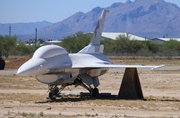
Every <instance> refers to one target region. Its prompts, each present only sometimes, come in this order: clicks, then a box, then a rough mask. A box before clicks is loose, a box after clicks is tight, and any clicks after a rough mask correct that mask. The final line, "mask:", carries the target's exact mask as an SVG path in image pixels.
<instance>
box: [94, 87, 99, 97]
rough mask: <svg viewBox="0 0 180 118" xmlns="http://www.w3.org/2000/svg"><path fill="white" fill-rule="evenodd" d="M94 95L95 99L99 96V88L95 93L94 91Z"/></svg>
mask: <svg viewBox="0 0 180 118" xmlns="http://www.w3.org/2000/svg"><path fill="white" fill-rule="evenodd" d="M92 95H93V96H94V97H97V96H99V89H98V88H94V89H93V91H92Z"/></svg>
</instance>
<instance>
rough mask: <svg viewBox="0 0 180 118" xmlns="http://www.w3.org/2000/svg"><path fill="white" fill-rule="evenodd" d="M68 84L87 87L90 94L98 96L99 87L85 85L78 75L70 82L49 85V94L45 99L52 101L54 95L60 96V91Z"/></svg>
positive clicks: (54, 97)
mask: <svg viewBox="0 0 180 118" xmlns="http://www.w3.org/2000/svg"><path fill="white" fill-rule="evenodd" d="M70 85H75V86H76V87H77V86H82V87H83V88H85V89H87V90H88V91H89V93H90V94H91V96H93V97H97V96H99V89H98V88H92V87H91V86H90V85H86V84H85V83H84V82H83V81H82V79H81V78H80V77H77V78H76V80H75V81H74V82H73V83H72V84H63V85H61V86H60V87H59V88H58V85H49V95H48V97H47V101H50V102H51V101H54V100H56V97H61V96H62V94H61V91H62V90H63V89H64V88H65V87H66V86H70Z"/></svg>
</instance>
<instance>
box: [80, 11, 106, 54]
mask: <svg viewBox="0 0 180 118" xmlns="http://www.w3.org/2000/svg"><path fill="white" fill-rule="evenodd" d="M107 12H109V10H103V11H102V14H101V16H100V17H99V19H98V22H97V25H96V28H95V30H94V34H93V37H92V39H91V42H90V44H89V45H88V46H86V47H85V48H83V49H82V50H81V51H79V53H103V49H104V46H103V45H100V40H101V35H102V31H103V27H104V22H105V17H106V13H107Z"/></svg>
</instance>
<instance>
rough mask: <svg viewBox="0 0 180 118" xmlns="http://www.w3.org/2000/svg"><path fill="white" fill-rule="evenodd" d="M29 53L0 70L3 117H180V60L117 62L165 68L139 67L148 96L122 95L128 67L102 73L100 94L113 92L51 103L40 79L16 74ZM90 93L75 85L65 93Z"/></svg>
mask: <svg viewBox="0 0 180 118" xmlns="http://www.w3.org/2000/svg"><path fill="white" fill-rule="evenodd" d="M28 58H29V57H12V58H9V59H6V68H5V70H0V117H1V118H19V117H22V118H23V117H29V118H31V117H33V118H39V117H41V118H49V117H57V118H59V117H60V118H124V117H127V118H134V117H137V118H180V59H179V58H171V59H169V58H134V57H133V58H116V57H111V59H112V61H113V63H118V64H122V63H123V64H143V65H147V64H149V65H161V64H165V65H166V66H165V67H163V68H160V69H157V70H150V69H138V73H139V78H140V82H141V87H142V91H143V95H144V99H143V100H125V99H118V98H117V95H118V92H119V88H120V85H121V82H122V78H123V74H124V69H117V68H116V69H110V70H109V72H108V73H106V74H104V75H103V76H100V86H99V87H98V88H99V91H100V93H110V94H111V96H104V97H96V98H94V97H88V96H83V97H82V96H70V95H68V96H64V97H61V98H57V100H56V101H55V102H46V97H47V96H48V86H47V85H45V84H42V83H40V82H38V81H37V80H36V79H35V77H33V76H29V77H23V76H16V74H15V73H16V71H17V68H18V67H19V66H20V65H21V64H22V63H23V62H24V61H26V60H28ZM79 92H87V90H85V89H84V88H82V87H76V88H75V87H74V86H70V87H67V88H65V90H64V91H63V93H65V94H67V93H71V94H74V93H79Z"/></svg>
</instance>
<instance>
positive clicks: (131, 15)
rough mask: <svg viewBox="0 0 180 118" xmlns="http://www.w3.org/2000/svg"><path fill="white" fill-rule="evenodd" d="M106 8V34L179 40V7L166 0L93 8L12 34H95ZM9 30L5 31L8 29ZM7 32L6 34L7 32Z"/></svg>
mask: <svg viewBox="0 0 180 118" xmlns="http://www.w3.org/2000/svg"><path fill="white" fill-rule="evenodd" d="M103 9H108V10H109V11H110V12H109V13H108V14H107V17H106V21H105V25H104V31H105V32H129V33H131V34H134V35H139V36H142V37H147V38H155V37H163V36H166V37H167V36H168V37H172V38H175V37H180V8H179V7H178V6H177V5H175V4H173V3H169V2H165V1H164V0H135V1H134V2H132V1H130V0H127V1H126V2H125V3H121V2H119V3H114V4H112V5H111V6H109V7H106V8H100V7H96V8H93V9H92V10H91V11H89V12H87V13H83V12H77V13H75V14H74V15H72V16H70V17H68V18H66V19H64V20H63V21H60V22H57V23H50V22H47V21H43V22H37V23H26V25H27V26H25V25H24V26H23V23H16V24H13V25H15V26H16V27H13V25H12V33H14V34H16V35H18V38H21V39H25V38H29V37H34V29H35V27H36V28H38V38H51V39H61V38H63V37H66V36H68V35H72V34H75V33H77V32H79V31H82V32H92V31H93V30H94V28H95V25H96V23H97V19H98V18H99V16H100V14H101V12H102V10H103ZM8 25H9V24H0V34H1V35H4V34H7V33H8V27H9V26H8ZM5 27H6V28H5ZM5 29H6V31H5Z"/></svg>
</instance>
